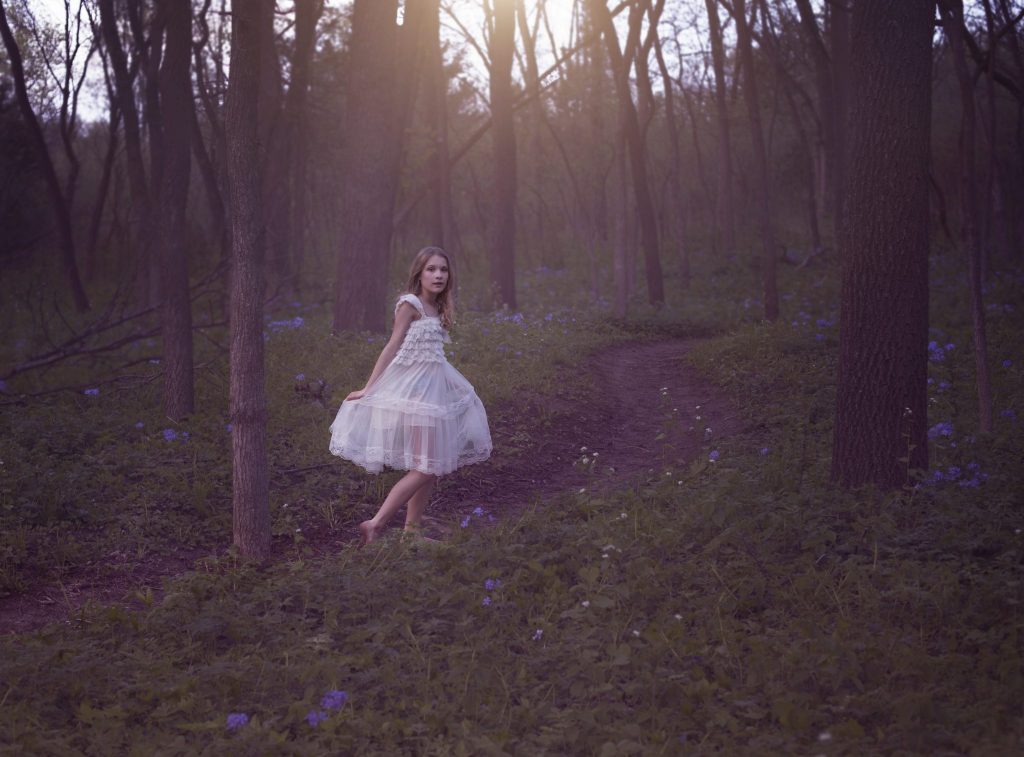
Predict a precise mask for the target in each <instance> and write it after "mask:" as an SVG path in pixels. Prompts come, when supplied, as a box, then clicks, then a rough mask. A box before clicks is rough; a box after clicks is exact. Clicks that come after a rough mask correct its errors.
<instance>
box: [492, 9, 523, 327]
mask: <svg viewBox="0 0 1024 757" xmlns="http://www.w3.org/2000/svg"><path fill="white" fill-rule="evenodd" d="M515 34H516V19H515V4H514V3H513V2H512V1H511V0H504V1H503V2H498V3H496V5H495V8H494V34H493V37H492V38H491V71H490V81H491V119H492V120H493V122H494V126H493V128H492V130H491V135H492V137H493V139H494V226H493V230H494V235H493V237H492V240H491V286H492V287H493V289H494V295H495V297H496V298H497V303H496V304H498V305H499V306H501V305H503V306H505V307H508V308H509V309H510V310H516V308H517V305H516V269H515V254H516V185H517V181H518V179H517V176H516V133H515V121H514V117H513V111H512V55H513V52H514V50H515Z"/></svg>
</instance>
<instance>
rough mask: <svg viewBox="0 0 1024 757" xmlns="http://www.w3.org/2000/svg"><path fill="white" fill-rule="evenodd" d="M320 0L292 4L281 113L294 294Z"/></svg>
mask: <svg viewBox="0 0 1024 757" xmlns="http://www.w3.org/2000/svg"><path fill="white" fill-rule="evenodd" d="M323 8H324V4H323V0H296V2H295V51H294V53H293V55H292V66H291V81H290V82H289V84H288V97H287V103H286V106H285V113H286V114H287V118H288V144H289V146H290V150H291V160H290V161H289V166H288V167H289V172H288V176H289V181H290V188H289V193H288V199H289V201H290V202H291V208H290V211H291V217H290V220H289V222H288V227H289V228H290V229H291V274H292V276H293V277H294V279H293V288H294V290H295V291H297V292H298V291H301V289H302V265H303V262H304V260H305V256H306V245H307V244H308V233H307V232H308V227H309V219H308V218H307V206H308V202H307V200H308V196H309V195H308V193H309V187H308V184H309V129H308V126H307V124H308V121H309V105H308V100H309V98H308V93H309V80H310V66H311V64H312V60H313V48H314V46H315V44H316V25H317V22H318V21H319V19H320V15H321V13H323Z"/></svg>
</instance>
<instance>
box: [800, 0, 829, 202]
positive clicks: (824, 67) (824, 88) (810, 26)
mask: <svg viewBox="0 0 1024 757" xmlns="http://www.w3.org/2000/svg"><path fill="white" fill-rule="evenodd" d="M796 4H797V8H798V9H799V11H800V28H801V30H802V31H803V36H804V39H806V41H807V47H808V49H809V50H810V52H811V58H812V59H813V61H814V86H815V89H816V90H817V92H818V114H819V120H820V123H821V142H822V146H823V147H824V150H825V182H826V188H825V196H826V197H829V198H833V201H834V198H835V197H837V192H838V191H839V189H838V188H836V187H835V186H834V184H835V181H836V176H835V173H834V169H835V167H836V159H837V156H836V154H835V149H836V144H835V142H836V139H835V130H836V127H835V119H836V107H835V99H834V98H833V96H832V88H833V86H834V83H833V78H832V60H831V59H830V58H829V55H828V50H827V49H826V48H825V41H824V40H823V39H822V36H821V31H820V30H819V28H818V20H817V18H816V17H815V15H814V10H813V8H812V7H811V0H796ZM834 207H835V206H834V205H833V208H834Z"/></svg>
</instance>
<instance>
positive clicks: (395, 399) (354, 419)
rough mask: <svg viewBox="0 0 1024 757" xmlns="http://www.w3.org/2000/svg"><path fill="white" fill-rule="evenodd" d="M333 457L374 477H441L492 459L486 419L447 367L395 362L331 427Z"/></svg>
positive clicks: (469, 391) (476, 399) (464, 382)
mask: <svg viewBox="0 0 1024 757" xmlns="http://www.w3.org/2000/svg"><path fill="white" fill-rule="evenodd" d="M330 450H331V452H332V453H333V454H335V455H338V456H339V457H343V458H345V459H346V460H351V461H352V462H354V463H356V464H357V465H360V466H362V467H363V468H365V469H366V470H368V471H370V472H371V473H379V472H380V471H381V470H383V468H384V466H388V467H390V468H396V469H399V470H418V471H422V472H424V473H433V474H435V475H443V474H446V473H451V472H452V471H454V470H455V469H456V468H460V467H462V466H464V465H470V464H472V463H477V462H481V461H483V460H486V459H487V458H488V457H490V455H491V435H490V431H489V429H488V426H487V413H486V411H485V410H484V406H483V404H482V403H481V402H480V399H479V397H477V395H476V392H475V391H474V390H473V386H472V385H471V384H470V383H469V381H467V380H466V378H465V377H464V376H463V375H462V374H461V373H459V372H458V371H457V370H456V369H455V368H454V367H452V365H451V364H449V363H448V362H447V361H445V360H442V361H440V362H437V361H426V360H420V361H414V362H403V363H399V362H398V361H397V360H396V361H392V363H391V364H390V365H389V366H388V367H387V368H386V369H385V370H384V372H383V373H382V374H381V376H380V378H379V379H378V380H377V382H376V383H375V384H374V385H373V386H372V387H370V389H369V391H367V393H366V394H365V395H364V396H363V397H362V398H360V399H358V400H351V401H345V402H343V403H342V405H341V409H340V410H339V411H338V415H337V417H336V418H335V419H334V423H332V424H331V443H330Z"/></svg>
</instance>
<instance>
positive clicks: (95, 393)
mask: <svg viewBox="0 0 1024 757" xmlns="http://www.w3.org/2000/svg"><path fill="white" fill-rule="evenodd" d="M82 394H87V395H89V396H90V397H99V396H100V390H99V389H86V390H85V391H84V392H82Z"/></svg>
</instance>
